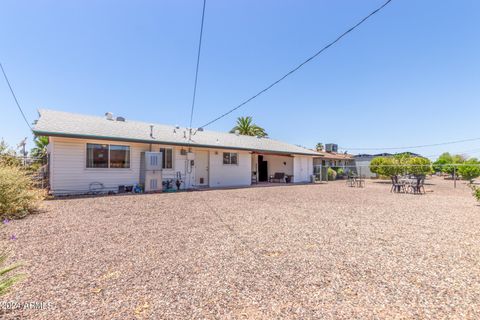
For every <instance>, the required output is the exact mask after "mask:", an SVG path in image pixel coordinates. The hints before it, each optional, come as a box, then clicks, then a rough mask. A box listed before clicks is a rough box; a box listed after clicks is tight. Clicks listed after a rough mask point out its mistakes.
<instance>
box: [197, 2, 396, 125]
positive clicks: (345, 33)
mask: <svg viewBox="0 0 480 320" xmlns="http://www.w3.org/2000/svg"><path fill="white" fill-rule="evenodd" d="M390 2H392V0H388V1H386V2H385V3H384V4H382V5H381V6H380V7H379V8H377V9H375V10H374V11H372V12H371V13H370V14H369V15H367V16H366V17H365V18H363V19H362V20H360V21H359V22H358V23H357V24H355V25H354V26H353V27H351V28H350V29H348V30H347V31H345V32H344V33H342V34H341V35H340V36H338V37H337V38H336V39H335V40H333V41H332V42H330V43H328V44H327V45H326V46H324V47H323V48H322V49H320V50H319V51H317V52H316V53H315V54H314V55H313V56H311V57H310V58H308V59H307V60H305V61H303V62H302V63H300V64H299V65H298V66H297V67H295V68H294V69H292V70H290V71H289V72H287V73H286V74H285V75H283V76H282V77H281V78H280V79H278V80H277V81H275V82H273V83H272V84H270V85H269V86H267V87H266V88H265V89H263V90H261V91H259V92H258V93H257V94H255V95H253V96H252V97H250V98H248V99H247V100H245V101H243V102H242V103H240V104H239V105H237V106H236V107H234V108H232V109H230V110H229V111H227V112H225V113H223V114H222V115H220V116H219V117H217V118H215V119H213V120H212V121H210V122H207V123H206V124H204V125H203V126H201V128H205V127H206V126H209V125H211V124H212V123H214V122H216V121H218V120H220V119H222V118H224V117H226V116H227V115H229V114H230V113H232V112H234V111H235V110H237V109H239V108H241V107H242V106H244V105H246V104H247V103H249V102H250V101H252V100H253V99H255V98H257V97H258V96H260V95H261V94H263V93H265V92H266V91H268V90H269V89H271V88H272V87H274V86H275V85H277V84H278V83H280V82H281V81H282V80H284V79H285V78H287V77H288V76H290V75H291V74H293V73H294V72H295V71H297V70H298V69H300V68H301V67H303V66H304V65H306V64H307V63H308V62H310V61H312V60H313V59H315V58H316V57H317V56H318V55H320V54H321V53H322V52H324V51H325V50H327V49H328V48H330V47H331V46H333V45H334V44H335V43H337V42H338V41H340V40H341V39H342V38H343V37H345V36H346V35H347V34H349V33H350V32H352V31H353V30H355V29H356V28H357V27H358V26H360V25H361V24H362V23H364V22H365V21H366V20H368V19H369V18H370V17H371V16H373V15H375V14H376V13H377V12H379V11H380V10H382V9H383V8H384V7H386V6H387V5H388V4H389V3H390Z"/></svg>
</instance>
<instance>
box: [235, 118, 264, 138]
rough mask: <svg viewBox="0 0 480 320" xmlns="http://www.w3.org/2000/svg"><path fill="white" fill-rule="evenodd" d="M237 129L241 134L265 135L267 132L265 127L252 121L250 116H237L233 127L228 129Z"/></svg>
mask: <svg viewBox="0 0 480 320" xmlns="http://www.w3.org/2000/svg"><path fill="white" fill-rule="evenodd" d="M237 130H238V131H239V133H240V134H241V135H245V136H258V137H267V136H268V134H267V133H266V132H265V129H263V128H262V127H259V126H257V125H256V124H254V123H253V120H252V117H238V118H237V123H236V125H235V127H233V128H232V130H230V133H235V131H237Z"/></svg>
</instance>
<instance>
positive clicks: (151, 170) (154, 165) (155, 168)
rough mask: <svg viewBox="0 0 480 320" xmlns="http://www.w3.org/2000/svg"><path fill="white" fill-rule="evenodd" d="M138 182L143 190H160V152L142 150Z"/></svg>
mask: <svg viewBox="0 0 480 320" xmlns="http://www.w3.org/2000/svg"><path fill="white" fill-rule="evenodd" d="M140 184H141V185H142V186H143V189H144V191H145V192H152V191H162V152H142V153H141V155H140Z"/></svg>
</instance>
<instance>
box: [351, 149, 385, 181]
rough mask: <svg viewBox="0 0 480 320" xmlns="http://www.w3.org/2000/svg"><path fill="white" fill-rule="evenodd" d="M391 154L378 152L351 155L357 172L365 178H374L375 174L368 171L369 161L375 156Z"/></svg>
mask: <svg viewBox="0 0 480 320" xmlns="http://www.w3.org/2000/svg"><path fill="white" fill-rule="evenodd" d="M388 156H392V154H390V153H379V154H357V155H355V156H353V158H354V159H355V167H356V170H357V172H358V173H359V174H361V175H362V176H364V177H366V178H376V177H377V174H376V173H373V172H372V171H370V162H372V159H373V158H375V157H388Z"/></svg>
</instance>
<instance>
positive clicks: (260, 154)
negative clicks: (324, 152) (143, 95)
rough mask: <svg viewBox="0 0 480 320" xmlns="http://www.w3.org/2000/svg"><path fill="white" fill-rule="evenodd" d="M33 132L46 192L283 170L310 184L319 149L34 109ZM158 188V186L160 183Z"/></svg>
mask: <svg viewBox="0 0 480 320" xmlns="http://www.w3.org/2000/svg"><path fill="white" fill-rule="evenodd" d="M33 132H34V133H35V134H36V135H41V136H48V137H49V145H48V154H49V176H50V190H51V193H53V194H73V193H86V192H90V191H92V190H95V191H96V192H118V191H123V190H125V188H127V189H128V188H129V187H131V186H135V185H137V184H145V188H146V189H148V190H161V189H162V188H165V185H167V186H168V185H169V184H170V183H171V182H172V181H173V183H175V182H177V181H179V187H180V188H181V189H191V188H200V187H235V186H249V185H251V183H252V181H253V182H268V181H270V178H271V177H272V176H274V174H275V173H284V174H285V177H286V178H288V179H285V180H287V181H288V180H291V181H292V182H295V183H300V182H309V181H310V176H311V175H312V174H313V158H314V157H315V156H318V155H319V153H317V152H315V151H312V150H309V149H305V148H302V147H299V146H295V145H291V144H288V143H284V142H281V141H276V140H273V139H269V138H258V137H251V136H242V135H238V134H235V133H224V132H214V131H207V130H205V131H203V130H193V131H192V134H191V135H190V130H189V129H188V128H180V127H178V126H168V125H161V124H150V123H145V122H137V121H130V120H126V119H124V118H122V117H117V118H114V117H113V116H112V114H110V113H107V114H106V117H97V116H88V115H80V114H73V113H66V112H60V111H53V110H45V109H43V110H39V119H38V120H37V122H36V124H35V126H34V128H33ZM162 186H163V187H162Z"/></svg>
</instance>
